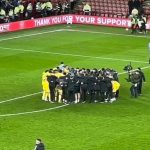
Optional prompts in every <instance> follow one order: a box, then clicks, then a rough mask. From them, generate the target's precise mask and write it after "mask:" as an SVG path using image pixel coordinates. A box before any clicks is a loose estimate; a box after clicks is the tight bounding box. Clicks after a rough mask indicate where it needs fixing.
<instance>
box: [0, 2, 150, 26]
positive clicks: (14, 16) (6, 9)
mask: <svg viewBox="0 0 150 150" xmlns="http://www.w3.org/2000/svg"><path fill="white" fill-rule="evenodd" d="M47 1H48V0H1V1H0V23H7V22H11V21H19V20H24V19H31V18H39V17H46V16H50V15H60V14H67V13H75V14H81V15H83V14H84V12H83V6H84V5H85V3H88V4H89V5H90V6H91V10H92V11H91V13H90V15H95V16H101V17H114V18H127V17H128V16H129V15H130V13H129V4H128V0H50V1H51V3H52V6H53V8H52V11H51V13H50V14H48V13H47V12H46V10H44V11H43V10H42V11H39V12H37V11H36V4H37V3H38V2H40V7H44V5H43V6H42V4H43V3H46V2H47ZM135 1H138V2H140V4H141V6H142V7H140V9H139V10H140V11H139V12H140V13H142V14H143V13H144V14H145V15H146V17H147V18H148V19H149V18H150V0H135ZM29 3H31V5H32V11H31V13H30V14H28V13H27V6H28V4H29ZM65 3H67V4H66V5H68V6H67V7H68V8H67V9H68V10H67V11H64V9H63V8H64V7H65ZM20 5H23V6H20ZM17 7H19V10H18V8H17ZM21 7H24V8H21ZM21 9H22V10H21ZM15 11H16V12H15ZM21 11H22V13H21Z"/></svg>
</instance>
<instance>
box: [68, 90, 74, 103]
mask: <svg viewBox="0 0 150 150" xmlns="http://www.w3.org/2000/svg"><path fill="white" fill-rule="evenodd" d="M73 101H74V91H73V90H68V102H70V103H71V102H73Z"/></svg>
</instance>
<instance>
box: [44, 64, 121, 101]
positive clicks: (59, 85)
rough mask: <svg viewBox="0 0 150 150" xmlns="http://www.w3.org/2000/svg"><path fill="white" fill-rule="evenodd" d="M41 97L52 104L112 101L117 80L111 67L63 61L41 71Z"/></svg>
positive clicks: (117, 84) (116, 87)
mask: <svg viewBox="0 0 150 150" xmlns="http://www.w3.org/2000/svg"><path fill="white" fill-rule="evenodd" d="M42 86H43V95H42V100H44V101H49V102H51V103H54V102H58V103H85V102H89V103H92V102H101V103H103V102H111V103H112V102H113V101H115V100H116V99H117V98H118V97H119V87H120V83H119V80H118V74H117V72H116V71H115V70H113V69H109V68H107V69H105V68H102V69H100V70H98V69H96V68H94V69H85V68H82V69H79V68H70V67H68V66H66V65H64V63H63V62H61V64H60V65H59V66H58V67H57V68H54V69H50V70H46V71H45V72H43V74H42Z"/></svg>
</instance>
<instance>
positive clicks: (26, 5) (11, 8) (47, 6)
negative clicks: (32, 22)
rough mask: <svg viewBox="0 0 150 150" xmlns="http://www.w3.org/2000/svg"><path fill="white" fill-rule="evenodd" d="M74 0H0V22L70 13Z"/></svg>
mask: <svg viewBox="0 0 150 150" xmlns="http://www.w3.org/2000/svg"><path fill="white" fill-rule="evenodd" d="M75 2H76V0H62V1H61V0H60V1H59V0H58V1H57V3H56V1H55V3H53V2H52V1H51V0H42V1H40V0H35V1H27V0H24V1H23V0H1V1H0V23H7V22H12V21H19V20H25V19H32V18H39V17H47V16H51V15H60V14H68V13H70V12H71V11H72V10H73V8H74V4H75Z"/></svg>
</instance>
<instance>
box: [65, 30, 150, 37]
mask: <svg viewBox="0 0 150 150" xmlns="http://www.w3.org/2000/svg"><path fill="white" fill-rule="evenodd" d="M64 31H70V32H81V33H93V34H104V35H105V34H106V35H119V36H127V37H137V38H150V37H149V36H147V35H143V36H142V35H132V34H121V33H111V32H101V31H86V30H76V29H64Z"/></svg>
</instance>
